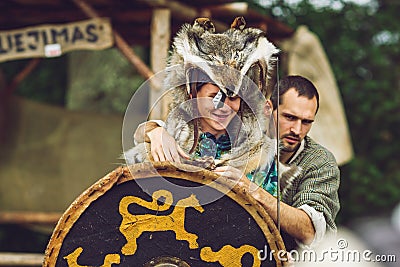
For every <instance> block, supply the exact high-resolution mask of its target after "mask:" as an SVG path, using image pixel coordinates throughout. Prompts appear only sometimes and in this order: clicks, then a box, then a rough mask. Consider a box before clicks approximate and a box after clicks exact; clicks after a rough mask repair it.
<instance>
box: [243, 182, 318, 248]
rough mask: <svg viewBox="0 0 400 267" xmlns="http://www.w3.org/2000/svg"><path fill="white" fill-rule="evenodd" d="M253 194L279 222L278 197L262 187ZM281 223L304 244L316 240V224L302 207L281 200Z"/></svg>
mask: <svg viewBox="0 0 400 267" xmlns="http://www.w3.org/2000/svg"><path fill="white" fill-rule="evenodd" d="M247 180H248V179H247ZM249 182H250V181H249ZM252 196H253V197H254V199H256V200H257V201H258V202H259V203H260V204H261V206H263V207H264V209H265V210H266V211H267V212H268V214H269V215H270V216H271V218H272V219H273V220H274V222H275V223H277V221H278V215H277V214H278V211H277V209H278V207H277V199H276V198H275V197H274V196H272V195H271V194H269V193H268V192H267V191H265V190H264V189H262V188H260V187H258V188H257V189H256V190H255V192H253V193H252ZM280 225H281V227H282V229H283V230H284V231H285V232H287V233H288V234H289V235H291V236H292V237H294V238H295V239H297V240H298V241H300V242H301V243H303V244H307V245H308V244H311V243H312V241H313V240H314V235H315V229H314V225H313V223H312V221H311V219H310V217H309V216H308V215H307V213H306V212H305V211H303V210H301V209H298V208H295V207H291V206H289V205H287V204H285V203H283V202H282V201H281V202H280Z"/></svg>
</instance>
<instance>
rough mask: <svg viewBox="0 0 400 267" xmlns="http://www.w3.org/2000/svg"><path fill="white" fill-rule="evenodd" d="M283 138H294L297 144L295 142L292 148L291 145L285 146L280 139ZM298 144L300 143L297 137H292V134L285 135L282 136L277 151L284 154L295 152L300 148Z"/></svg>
mask: <svg viewBox="0 0 400 267" xmlns="http://www.w3.org/2000/svg"><path fill="white" fill-rule="evenodd" d="M285 137H292V138H295V139H297V141H298V142H297V144H296V145H293V146H292V145H285V144H284V142H283V141H282V139H283V138H285ZM300 143H301V142H300V138H299V137H298V136H296V135H293V134H285V135H283V136H282V138H281V139H280V141H279V150H280V151H281V152H286V153H291V152H295V151H297V149H298V148H299V147H300Z"/></svg>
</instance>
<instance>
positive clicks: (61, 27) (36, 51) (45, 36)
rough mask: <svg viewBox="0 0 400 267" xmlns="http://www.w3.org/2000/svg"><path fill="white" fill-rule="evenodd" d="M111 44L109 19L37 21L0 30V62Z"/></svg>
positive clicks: (54, 54) (111, 36)
mask: <svg viewBox="0 0 400 267" xmlns="http://www.w3.org/2000/svg"><path fill="white" fill-rule="evenodd" d="M112 45H113V35H112V28H111V25H110V21H109V19H107V18H96V19H90V20H84V21H80V22H74V23H68V24H57V25H51V24H49V25H40V26H34V27H28V28H23V29H19V30H11V31H1V32H0V62H3V61H7V60H15V59H22V58H32V57H55V56H60V55H61V54H64V53H66V52H68V51H72V50H79V49H91V50H100V49H105V48H108V47H111V46H112Z"/></svg>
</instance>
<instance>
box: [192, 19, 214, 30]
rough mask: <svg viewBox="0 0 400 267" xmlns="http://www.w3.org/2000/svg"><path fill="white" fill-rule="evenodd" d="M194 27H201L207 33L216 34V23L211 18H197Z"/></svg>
mask: <svg viewBox="0 0 400 267" xmlns="http://www.w3.org/2000/svg"><path fill="white" fill-rule="evenodd" d="M193 27H200V28H202V29H203V30H204V31H206V32H210V33H214V32H215V26H214V23H212V21H211V20H210V19H209V18H197V19H195V20H194V22H193Z"/></svg>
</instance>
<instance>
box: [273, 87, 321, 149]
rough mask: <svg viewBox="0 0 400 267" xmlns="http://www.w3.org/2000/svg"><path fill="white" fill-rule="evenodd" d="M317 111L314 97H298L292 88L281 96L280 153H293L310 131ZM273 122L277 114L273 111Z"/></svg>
mask: <svg viewBox="0 0 400 267" xmlns="http://www.w3.org/2000/svg"><path fill="white" fill-rule="evenodd" d="M316 111H317V99H316V97H314V98H312V99H308V98H307V97H305V96H299V95H298V93H297V91H296V90H295V89H294V88H291V89H289V90H288V91H287V92H286V93H285V94H283V95H282V96H281V101H280V105H279V135H280V136H279V139H280V140H281V143H282V145H283V148H282V150H281V151H282V152H286V153H292V152H295V151H296V150H297V149H298V148H299V146H300V143H301V141H302V140H303V139H304V137H305V136H306V135H307V134H308V132H309V131H310V130H311V126H312V123H313V122H314V119H315V115H316ZM274 117H275V120H276V119H277V112H276V110H275V111H274Z"/></svg>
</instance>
